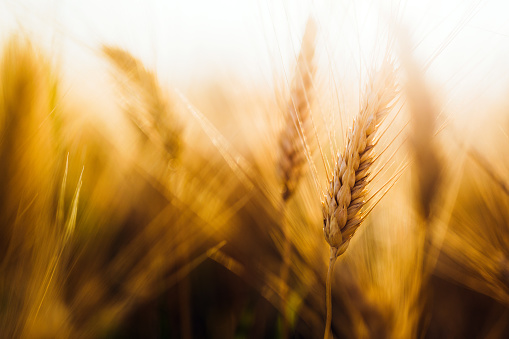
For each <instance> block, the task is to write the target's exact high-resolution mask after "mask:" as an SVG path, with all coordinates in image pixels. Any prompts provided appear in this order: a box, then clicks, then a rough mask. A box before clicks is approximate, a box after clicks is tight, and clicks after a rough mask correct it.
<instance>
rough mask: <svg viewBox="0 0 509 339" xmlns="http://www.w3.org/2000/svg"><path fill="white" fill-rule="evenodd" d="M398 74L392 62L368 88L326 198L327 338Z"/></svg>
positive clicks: (363, 216)
mask: <svg viewBox="0 0 509 339" xmlns="http://www.w3.org/2000/svg"><path fill="white" fill-rule="evenodd" d="M394 76H395V73H394V69H393V67H392V66H390V63H385V64H384V67H383V68H382V69H381V70H379V71H378V72H376V73H375V75H374V77H372V79H371V82H370V84H369V86H368V88H367V89H366V92H365V99H364V103H363V104H362V106H361V109H360V111H359V114H358V115H357V117H356V118H355V120H354V122H353V126H352V128H351V129H350V132H349V135H348V140H347V143H346V147H345V149H344V151H343V152H342V153H341V154H338V155H337V161H335V166H334V169H333V173H332V178H331V179H330V180H329V185H328V188H327V191H326V192H325V193H324V196H325V200H324V201H322V211H323V220H324V228H323V231H324V235H325V240H326V241H327V243H328V244H329V245H330V260H329V269H328V272H327V281H326V299H327V320H326V327H325V334H324V338H328V337H329V333H330V326H331V317H332V314H331V309H332V301H331V279H332V274H333V270H334V264H335V262H336V259H337V258H338V257H339V256H340V255H341V254H343V253H344V252H345V251H346V249H347V248H348V245H349V244H350V239H351V238H352V236H353V235H354V233H355V232H356V231H357V229H358V228H359V226H360V224H361V223H362V221H363V220H364V218H365V217H366V213H361V209H362V207H363V206H364V205H365V199H366V196H367V192H368V190H367V186H368V184H369V182H370V170H371V169H372V167H373V164H374V158H373V148H374V147H375V145H376V144H377V139H376V132H377V130H378V129H379V126H380V124H381V123H382V122H383V121H384V119H385V117H386V116H387V113H388V112H389V111H390V110H391V108H392V107H393V105H392V104H391V103H393V102H394V100H395V97H396V95H397V91H396V86H395V78H394Z"/></svg>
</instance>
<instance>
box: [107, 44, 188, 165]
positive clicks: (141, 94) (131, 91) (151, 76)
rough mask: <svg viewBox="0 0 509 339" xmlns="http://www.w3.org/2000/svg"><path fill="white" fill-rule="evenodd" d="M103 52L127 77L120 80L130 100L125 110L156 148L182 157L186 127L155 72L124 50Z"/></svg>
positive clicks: (127, 101) (122, 74) (116, 48)
mask: <svg viewBox="0 0 509 339" xmlns="http://www.w3.org/2000/svg"><path fill="white" fill-rule="evenodd" d="M102 51H103V53H104V55H105V56H106V57H107V59H108V60H109V62H110V63H111V64H112V65H113V66H115V68H116V69H117V70H118V73H119V74H120V75H121V76H123V77H124V78H125V79H126V80H127V81H119V82H118V83H119V84H120V85H121V89H122V94H123V95H124V98H125V99H126V105H125V107H124V111H125V112H126V114H127V116H128V117H129V118H130V119H131V121H132V122H133V123H134V125H135V126H136V127H137V128H138V129H139V130H140V131H141V132H142V134H143V135H145V137H146V138H147V139H149V140H150V141H151V142H152V143H153V144H154V145H155V146H156V147H160V148H162V149H164V150H165V151H166V152H167V153H168V155H169V156H170V158H171V159H175V158H178V156H179V153H180V151H181V134H182V127H181V125H180V123H179V122H178V121H177V117H176V115H175V114H174V112H173V111H172V107H171V105H170V103H169V102H168V100H167V99H166V97H165V95H164V94H163V91H162V89H161V87H160V86H159V82H158V79H157V77H156V75H155V73H154V72H152V71H150V70H148V69H147V68H145V66H144V65H143V63H142V62H141V61H140V60H138V59H137V58H135V57H134V56H133V55H132V54H131V53H129V52H128V51H126V50H124V49H121V48H118V47H112V46H103V47H102Z"/></svg>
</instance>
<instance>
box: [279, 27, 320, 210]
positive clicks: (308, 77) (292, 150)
mask: <svg viewBox="0 0 509 339" xmlns="http://www.w3.org/2000/svg"><path fill="white" fill-rule="evenodd" d="M315 40H316V24H315V22H314V20H313V19H311V18H310V19H309V20H308V22H307V25H306V30H305V32H304V37H303V39H302V45H301V49H300V53H299V57H298V60H297V67H296V70H295V74H294V77H293V81H292V85H291V86H292V87H291V90H290V97H289V100H288V103H287V105H288V106H287V109H286V111H285V122H284V126H283V129H282V130H281V134H280V136H279V163H278V172H279V175H280V177H281V182H282V185H283V192H282V198H283V200H288V199H289V198H290V197H291V195H292V194H293V193H294V192H295V189H296V188H297V185H298V183H299V180H300V178H301V175H302V171H303V167H304V165H305V164H306V151H308V152H309V150H307V149H306V148H307V145H308V144H307V142H308V141H309V140H310V139H311V138H310V137H311V129H312V123H311V116H310V115H311V105H312V103H313V99H314V95H313V91H312V86H313V77H314V74H315V68H316V67H315V64H314V61H313V58H314V55H315Z"/></svg>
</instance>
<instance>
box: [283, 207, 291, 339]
mask: <svg viewBox="0 0 509 339" xmlns="http://www.w3.org/2000/svg"><path fill="white" fill-rule="evenodd" d="M286 201H287V200H283V201H282V203H281V206H280V212H281V217H282V218H281V220H282V221H281V222H282V228H283V264H282V266H281V272H280V273H281V290H280V293H281V311H282V312H283V326H282V337H283V338H284V339H286V338H288V334H289V327H290V325H289V319H288V289H289V287H290V284H289V283H288V276H289V274H290V263H291V260H290V257H291V250H292V248H291V245H292V243H291V241H290V230H289V225H288V222H287V220H286Z"/></svg>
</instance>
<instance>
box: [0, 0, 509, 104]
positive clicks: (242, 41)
mask: <svg viewBox="0 0 509 339" xmlns="http://www.w3.org/2000/svg"><path fill="white" fill-rule="evenodd" d="M309 13H312V14H313V15H314V16H315V17H316V18H317V20H318V23H319V26H320V33H319V34H320V38H321V39H322V40H323V41H325V43H324V45H325V46H327V48H326V50H325V51H326V52H324V55H322V60H323V61H324V65H327V66H326V67H329V68H334V65H336V64H341V63H342V61H341V60H342V56H344V58H343V59H345V58H347V56H348V55H350V57H351V56H352V55H354V54H355V53H357V51H359V50H361V51H368V50H370V48H371V46H372V45H373V41H374V39H377V38H379V37H380V33H379V32H380V29H379V28H378V27H387V25H386V23H387V22H394V18H395V17H398V18H400V22H401V27H402V28H404V30H405V32H407V33H409V36H410V38H411V40H412V44H413V45H415V46H417V48H416V50H415V51H416V56H417V58H418V59H419V60H420V62H421V63H422V64H424V63H426V62H428V61H430V60H433V62H432V64H431V67H430V69H429V74H428V76H430V77H431V78H432V79H436V81H437V82H439V83H441V84H444V86H445V88H446V89H447V90H448V91H450V92H451V93H453V92H454V91H456V90H458V91H465V93H468V92H469V91H473V90H476V91H479V90H480V89H482V90H483V91H484V92H486V93H488V95H499V94H500V93H503V91H506V90H507V89H508V85H509V82H508V79H509V77H508V76H507V75H508V74H509V63H508V62H507V60H509V20H508V19H507V16H508V13H509V1H506V0H485V1H479V0H431V1H422V0H407V1H400V2H398V1H396V0H393V1H388V0H386V1H374V0H361V1H353V0H343V1H341V0H338V1H333V0H329V1H290V0H286V1H281V0H279V1H269V0H258V1H256V0H242V1H239V0H215V1H210V0H180V1H163V0H130V1H128V0H109V1H106V0H88V1H78V0H76V1H72V0H0V37H1V38H3V39H5V38H6V37H8V35H9V33H10V32H12V31H14V30H19V29H20V28H21V29H23V30H26V31H28V32H29V34H30V35H31V36H32V37H34V38H35V39H36V40H38V41H39V42H40V43H41V44H42V45H44V46H46V47H47V48H48V49H53V50H55V51H56V52H57V54H58V53H61V52H63V55H65V58H64V60H65V61H66V64H68V65H71V66H69V67H70V68H69V69H75V68H76V65H80V66H79V68H80V69H82V70H83V72H86V71H88V70H89V68H92V67H93V62H92V61H91V60H92V59H94V58H96V59H97V56H98V52H97V51H98V46H100V44H101V43H110V44H116V45H119V46H121V47H124V48H127V49H129V50H130V51H131V52H133V54H135V55H136V56H137V57H140V58H141V59H142V60H143V61H144V62H145V63H147V64H148V65H150V66H151V67H156V68H157V70H158V72H159V74H160V76H161V78H162V79H166V81H170V82H171V83H174V84H175V83H176V84H178V83H182V84H186V81H187V85H189V83H190V82H192V81H195V80H196V79H200V78H208V77H214V76H216V75H218V74H220V75H228V74H238V75H240V76H241V77H247V78H248V79H252V80H253V81H258V80H261V81H267V80H268V79H269V80H270V78H271V74H272V70H273V69H274V68H277V67H281V65H285V66H284V67H287V65H286V64H287V63H288V60H291V58H292V56H293V57H294V54H295V50H296V49H297V48H298V41H299V39H300V37H301V34H302V31H303V27H304V24H305V22H306V18H307V16H308V14H309ZM373 32H375V33H373ZM441 46H443V47H444V48H443V49H441ZM437 51H439V53H438V56H437V57H436V58H434V59H432V58H433V56H434V54H435V53H436V52H437ZM361 53H363V52H361ZM331 60H332V62H330V61H331ZM338 60H339V61H338ZM72 65H74V66H72ZM73 67H74V68H73Z"/></svg>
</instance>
